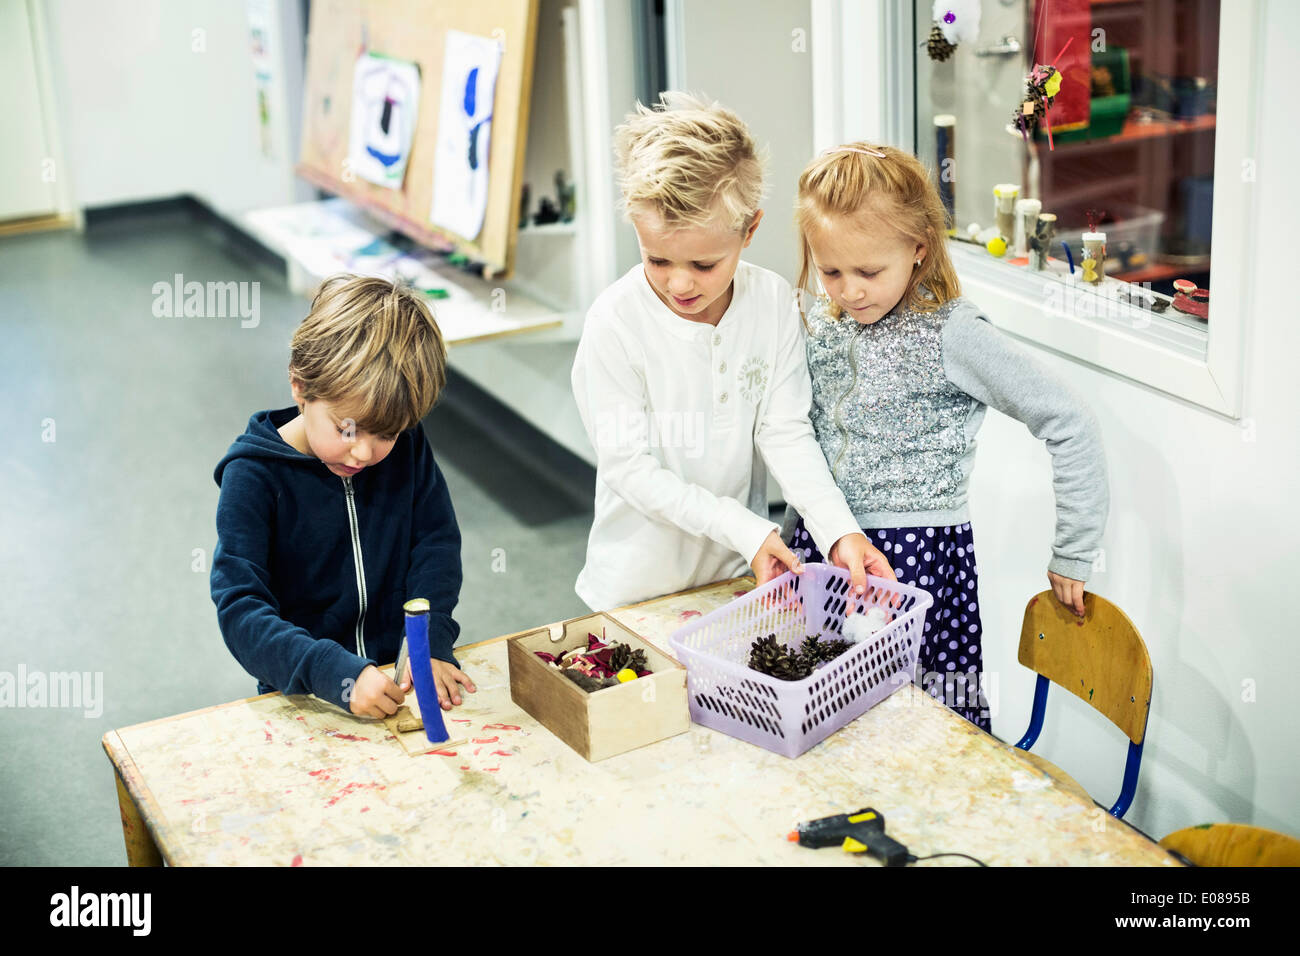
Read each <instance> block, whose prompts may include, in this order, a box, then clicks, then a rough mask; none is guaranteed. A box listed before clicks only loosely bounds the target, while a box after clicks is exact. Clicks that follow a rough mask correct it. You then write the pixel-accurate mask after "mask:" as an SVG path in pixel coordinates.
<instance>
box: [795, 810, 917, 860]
mask: <svg viewBox="0 0 1300 956" xmlns="http://www.w3.org/2000/svg"><path fill="white" fill-rule="evenodd" d="M786 839H787V840H789V841H790V842H791V843H798V844H799V845H800V846H807V847H812V848H813V849H821V848H822V847H828V846H839V847H842V848H843V849H844V852H845V853H869V854H871V855H872V856H874V857H875V858H876V859H877V860H879V861H880V862H881V863H883V864H884V865H885V866H906V865H907V862H908V858H909V856H910V854H909V853H908V852H907V847H905V846H903V844H901V843H899V842H898V841H897V840H892V839H890V838H889V837H887V836H885V818H884V817H883V816H881V815H880V814H879V813H877V812H876V811H875V810H873V809H871V808H870V807H864V808H862V809H861V810H858V811H857V812H855V813H839V814H836V815H835V816H830V817H821V818H820V819H818V820H808V821H807V822H805V823H800V824H799V825H798V826H797V827H796V828H795V829H794V830H792V831H791V832H790V834H789V836H787V837H786Z"/></svg>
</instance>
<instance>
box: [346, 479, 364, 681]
mask: <svg viewBox="0 0 1300 956" xmlns="http://www.w3.org/2000/svg"><path fill="white" fill-rule="evenodd" d="M343 489H344V491H346V492H347V500H348V524H349V525H350V526H351V529H352V563H353V564H354V565H356V570H357V597H359V598H360V599H361V613H360V614H358V615H357V653H358V654H359V655H361V656H362V657H365V656H366V634H365V628H366V568H365V565H364V564H363V563H362V561H361V532H360V531H359V530H358V529H357V502H356V498H355V497H354V496H353V494H352V479H351V478H350V477H348V476H346V475H344V476H343Z"/></svg>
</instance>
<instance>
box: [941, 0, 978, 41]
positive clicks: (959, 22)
mask: <svg viewBox="0 0 1300 956" xmlns="http://www.w3.org/2000/svg"><path fill="white" fill-rule="evenodd" d="M932 13H933V18H934V22H935V23H937V24H938V25H939V30H940V31H941V32H942V33H943V38H944V39H945V40H947V41H948V42H949V43H973V42H974V41H975V40H976V38H978V37H979V35H980V0H934V7H933V11H932ZM949 18H951V19H949Z"/></svg>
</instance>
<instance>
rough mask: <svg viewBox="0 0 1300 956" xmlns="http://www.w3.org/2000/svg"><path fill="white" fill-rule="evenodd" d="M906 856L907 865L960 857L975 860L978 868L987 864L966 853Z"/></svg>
mask: <svg viewBox="0 0 1300 956" xmlns="http://www.w3.org/2000/svg"><path fill="white" fill-rule="evenodd" d="M907 856H908V859H907V862H908V863H919V862H920V861H922V860H933V859H934V858H935V857H939V856H962V857H965V858H966V859H968V860H975V862H976V863H977V864H979V865H980V866H984V867H987V866H988V864H987V863H985V862H984V861H983V860H976V859H975V857H973V856H971V855H970V854H968V853H931V854H930V855H929V856H912V855H911V854H910V853H909V854H908V855H907Z"/></svg>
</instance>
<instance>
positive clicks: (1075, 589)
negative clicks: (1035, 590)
mask: <svg viewBox="0 0 1300 956" xmlns="http://www.w3.org/2000/svg"><path fill="white" fill-rule="evenodd" d="M1047 580H1049V581H1051V582H1052V591H1053V592H1054V593H1055V594H1056V599H1057V600H1058V601H1060V602H1061V603H1062V604H1064V605H1065V606H1066V607H1068V608H1069V609H1070V610H1071V611H1073V612H1074V613H1075V615H1076V616H1077V617H1083V614H1084V606H1083V582H1082V581H1076V580H1074V578H1064V577H1061V575H1059V574H1056V573H1055V572H1052V571H1048V572H1047Z"/></svg>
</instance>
